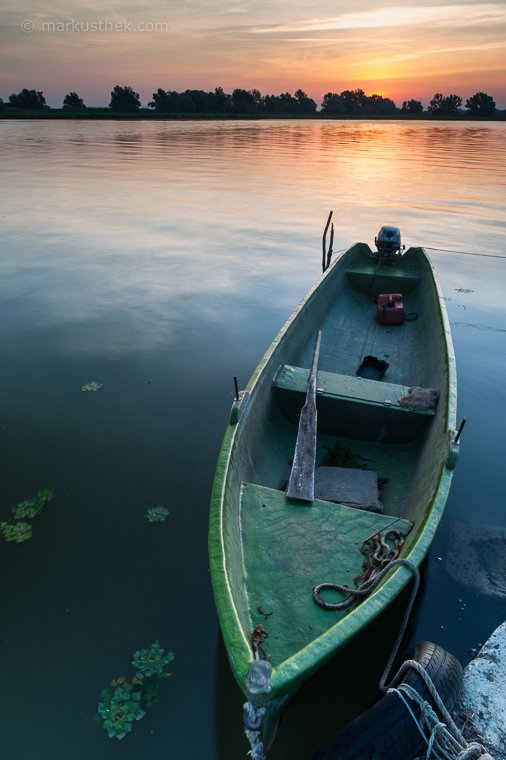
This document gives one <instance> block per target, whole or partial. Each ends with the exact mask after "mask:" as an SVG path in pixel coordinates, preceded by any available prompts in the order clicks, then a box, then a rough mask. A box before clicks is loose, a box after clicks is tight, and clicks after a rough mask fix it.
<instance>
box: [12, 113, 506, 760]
mask: <svg viewBox="0 0 506 760" xmlns="http://www.w3.org/2000/svg"><path fill="white" fill-rule="evenodd" d="M0 135H1V138H2V139H1V142H0V151H1V157H0V161H1V163H0V166H1V171H2V175H3V177H2V188H3V210H2V243H1V244H2V258H1V262H2V277H1V280H0V288H1V300H0V304H1V319H2V321H1V326H2V330H1V355H2V369H1V376H0V379H1V389H2V395H1V398H2V407H1V408H2V413H1V421H0V436H1V440H2V454H3V461H4V472H5V473H6V476H5V478H4V491H3V498H2V504H1V506H0V519H8V517H9V514H10V507H11V506H13V505H14V504H15V503H16V502H18V501H21V500H23V499H26V498H28V497H30V496H33V495H34V494H35V493H36V492H37V491H38V490H39V489H40V488H42V487H44V486H53V487H55V488H56V490H57V492H58V498H57V499H56V500H55V501H54V502H52V503H51V505H49V506H48V507H47V508H46V512H45V513H43V514H42V515H41V516H40V517H38V518H36V519H35V520H34V521H33V522H34V536H33V538H32V539H30V541H28V542H27V543H26V544H22V545H19V546H17V545H14V546H12V545H11V544H3V543H2V544H1V547H2V553H1V559H0V563H1V571H2V578H3V583H2V591H1V599H2V601H1V606H0V645H1V646H0V651H1V652H2V683H3V687H2V690H1V696H0V701H1V704H0V715H1V719H2V723H3V731H2V751H3V757H5V758H6V760H46V758H48V759H50V760H68V758H70V757H72V758H74V759H75V760H89V759H90V758H91V757H93V758H94V760H95V759H96V760H101V759H102V758H109V757H111V756H115V755H116V754H117V752H121V755H122V757H124V758H138V757H139V756H140V755H145V754H147V753H149V755H150V757H152V758H153V760H157V759H158V758H167V757H171V758H177V760H193V759H194V758H197V757H198V758H201V757H205V758H217V760H238V758H240V757H246V750H247V747H246V744H245V743H244V740H243V738H242V736H241V716H240V713H241V696H240V694H239V692H238V690H237V687H236V685H235V683H234V682H233V679H232V677H231V676H230V673H229V670H228V665H227V663H226V660H225V656H224V653H223V651H222V649H221V648H220V644H219V638H218V622H217V619H216V614H215V611H214V602H213V598H212V591H211V587H210V581H209V574H208V560H207V550H206V541H207V516H208V505H209V495H210V489H211V483H212V477H213V473H214V467H215V463H216V458H217V454H218V450H219V446H220V443H221V438H222V435H223V432H224V427H225V422H226V419H227V412H228V408H229V405H230V402H231V398H232V376H233V375H234V374H236V375H238V376H239V380H240V383H241V384H242V385H245V384H246V382H247V380H248V378H249V376H250V374H251V372H252V371H253V369H254V368H255V366H256V364H257V363H258V361H259V359H260V358H261V356H262V354H263V353H264V351H265V349H266V348H267V346H268V345H269V343H270V342H271V340H272V338H273V337H274V335H275V334H276V332H277V331H278V329H279V328H280V326H281V325H282V324H283V322H284V321H285V319H286V317H287V316H288V315H289V314H290V312H291V311H292V309H293V308H294V307H295V306H296V304H297V303H298V301H299V300H300V298H301V297H302V296H303V295H304V293H305V292H306V291H307V290H308V288H309V287H310V286H311V285H312V284H313V282H314V281H315V280H316V279H317V277H318V276H319V273H320V257H321V234H322V230H323V226H324V224H325V221H326V218H327V215H328V212H329V210H330V209H334V223H335V231H336V237H335V248H336V249H341V248H344V247H345V246H347V245H349V244H351V243H353V242H355V241H356V240H364V241H366V242H369V243H371V244H372V241H373V239H374V236H375V234H376V233H377V232H378V229H379V227H380V226H381V225H382V224H384V223H388V224H396V225H398V226H400V227H401V231H402V234H403V241H404V242H405V243H406V244H407V245H410V244H416V245H417V244H424V245H426V246H430V247H434V248H436V247H438V248H444V249H453V250H463V251H474V252H477V253H493V254H496V255H506V245H505V237H506V236H505V228H504V186H505V169H504V167H505V166H506V128H505V127H504V126H503V125H501V124H500V123H484V124H481V123H480V124H472V125H469V124H464V123H458V122H454V123H452V124H446V125H445V124H427V123H415V122H409V123H401V122H391V123H387V122H381V123H374V122H362V121H361V122H300V121H297V122H295V121H294V122H290V121H286V122H281V123H280V122H267V121H265V122H254V123H251V122H226V123H219V122H216V123H213V122H206V123H160V122H158V123H110V122H104V123H98V122H93V123H91V122H67V123H58V122H52V123H51V122H31V123H28V122H19V123H15V122H0ZM431 256H432V259H433V261H434V263H435V265H436V268H437V271H438V274H439V277H440V279H441V282H442V286H443V290H444V293H445V296H446V297H447V298H448V299H451V300H448V301H447V307H448V312H449V316H450V321H451V322H452V325H453V338H454V343H455V349H456V354H457V368H458V382H459V417H461V416H462V415H464V414H465V415H466V416H467V417H468V425H467V427H466V430H465V433H464V438H463V443H462V455H461V463H460V464H459V467H458V469H457V472H456V475H455V478H454V484H453V486H452V492H451V496H450V500H449V503H448V507H447V512H446V514H445V517H444V519H443V523H442V527H441V529H440V530H439V532H438V536H437V538H436V540H435V542H434V545H433V547H432V549H431V552H430V555H429V560H428V562H427V566H426V571H425V595H424V597H423V599H421V601H420V602H419V604H418V607H417V611H416V615H415V617H414V618H413V622H412V627H411V630H410V633H409V636H410V638H411V639H412V640H417V639H423V638H426V639H430V640H434V641H436V642H437V643H439V644H441V645H442V646H444V647H446V648H447V649H449V650H451V651H452V652H454V653H455V654H456V655H457V656H458V657H459V658H460V659H461V661H462V662H463V663H464V664H465V662H466V661H467V659H468V658H469V655H468V654H467V652H468V649H470V648H471V647H475V646H477V644H478V642H479V641H483V640H484V639H485V638H486V637H487V636H488V635H489V633H490V632H491V631H492V629H493V628H494V627H495V626H496V625H497V624H499V623H500V622H502V621H503V620H504V619H505V618H506V603H505V601H504V600H503V599H501V598H499V597H497V598H494V597H490V596H489V597H477V596H476V594H475V593H474V592H472V593H471V592H470V591H469V590H468V589H466V588H465V587H462V586H461V585H459V583H458V582H456V581H455V580H454V579H453V578H452V577H451V576H450V575H449V574H448V572H447V571H446V568H445V563H444V561H443V562H441V563H435V562H434V558H435V557H437V556H441V557H443V559H444V557H445V553H446V552H447V550H448V542H449V537H450V528H451V525H452V523H453V522H455V521H457V520H458V521H467V522H473V521H475V522H478V523H480V524H488V525H492V526H497V527H503V528H504V527H506V513H505V512H504V496H503V494H504V491H505V486H506V483H505V468H504V465H503V458H504V451H505V434H504V426H503V424H502V417H503V416H504V408H505V390H504V389H505V383H504V374H505V370H506V361H505V350H504V349H505V335H504V332H505V326H506V323H505V319H504V316H505V298H504V292H505V286H506V261H504V260H501V259H492V258H490V259H487V258H478V257H476V258H475V257H472V256H459V255H457V254H455V255H453V254H450V253H443V252H439V251H432V252H431ZM459 288H465V289H470V290H472V291H473V292H472V293H466V294H464V293H460V292H458V289H459ZM92 380H95V381H97V382H99V383H103V387H102V388H101V389H100V390H99V391H98V392H97V393H82V392H81V390H80V388H81V386H82V385H83V384H84V383H86V382H90V381H92ZM149 381H152V382H149ZM157 504H163V505H165V506H166V507H167V508H168V509H169V510H170V515H169V517H168V518H167V520H166V521H165V523H160V524H156V523H155V524H150V523H148V521H147V520H145V519H144V518H143V514H144V513H145V509H146V507H147V506H156V505H157ZM505 575H506V570H505ZM464 597H465V599H464ZM458 598H463V599H464V601H465V602H466V612H465V613H463V612H462V611H461V610H460V607H461V605H459V604H458V603H457V599H458ZM399 614H400V613H399ZM398 617H399V615H397V618H398ZM459 618H462V619H460V620H459ZM397 624H398V623H397V622H396V615H395V614H393V615H392V616H391V617H389V618H385V619H382V622H381V625H379V626H376V627H373V628H372V629H370V630H369V632H366V634H364V635H363V636H362V637H360V639H359V640H357V643H356V644H355V645H353V646H354V647H355V648H354V649H352V650H350V652H352V654H353V658H355V659H353V658H352V656H351V655H350V657H349V658H350V659H351V660H352V662H353V668H352V669H350V668H351V665H349V666H347V664H346V662H345V661H343V660H341V661H339V660H337V661H336V662H335V663H334V664H333V666H328V667H327V668H325V669H324V670H323V671H321V673H320V674H318V675H317V676H316V677H314V678H313V679H311V681H310V682H309V683H308V684H307V686H306V687H305V688H304V689H302V690H301V692H300V694H299V697H298V699H297V700H296V701H295V702H294V704H293V706H292V707H291V708H290V709H289V710H287V712H286V716H285V720H284V723H283V726H282V728H281V730H280V732H279V735H278V738H277V740H276V743H275V745H274V748H273V751H272V753H270V756H269V757H270V758H271V760H286V759H287V758H290V760H293V758H294V757H297V758H300V760H305V758H310V757H311V756H312V754H313V753H314V751H315V750H316V749H317V747H318V746H319V745H320V743H321V742H322V741H323V740H324V738H327V737H328V736H330V735H332V733H333V732H334V731H335V730H337V728H338V727H339V725H340V722H341V723H342V722H345V721H346V720H348V719H351V717H353V715H354V714H356V713H357V712H359V711H360V710H361V709H363V708H365V707H366V706H367V704H368V701H370V699H372V697H373V696H374V693H375V689H376V683H377V680H378V678H379V672H380V671H381V667H382V658H383V659H384V657H386V653H387V652H388V649H389V647H390V646H391V643H392V640H393V637H394V629H395V627H396V625H397ZM155 639H158V640H159V641H160V642H161V644H162V646H165V648H168V649H171V650H172V651H173V652H174V653H175V654H176V659H175V660H174V662H173V663H172V666H173V667H172V671H173V676H172V677H171V678H170V679H168V681H167V683H165V684H164V689H163V693H162V699H161V700H160V703H159V705H158V706H157V707H156V708H152V711H151V713H150V714H148V715H147V716H146V717H145V718H144V719H143V720H142V721H141V722H140V723H139V724H137V726H136V730H135V736H132V735H129V737H127V738H125V739H124V740H123V742H122V743H121V744H118V743H117V742H116V740H114V741H112V740H109V739H108V738H107V736H106V735H105V733H104V732H103V731H102V730H101V729H100V728H98V727H97V726H95V725H94V724H93V723H92V722H91V718H92V716H93V714H94V712H95V709H96V703H97V701H98V697H99V694H100V690H101V688H103V687H104V686H107V685H108V683H109V681H110V680H111V679H112V678H113V677H117V676H119V675H122V674H124V675H128V674H129V671H130V669H131V668H130V656H131V654H132V653H133V652H134V651H136V650H137V649H139V648H140V647H147V646H149V645H150V644H151V643H152V642H153V641H154V640H155ZM347 668H348V669H347ZM28 728H29V729H30V730H27V729H28Z"/></svg>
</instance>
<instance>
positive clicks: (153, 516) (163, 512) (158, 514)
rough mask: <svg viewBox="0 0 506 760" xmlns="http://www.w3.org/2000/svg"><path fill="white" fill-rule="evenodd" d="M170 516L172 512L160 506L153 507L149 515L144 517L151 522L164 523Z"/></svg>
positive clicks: (149, 510)
mask: <svg viewBox="0 0 506 760" xmlns="http://www.w3.org/2000/svg"><path fill="white" fill-rule="evenodd" d="M169 514H170V512H169V510H168V509H165V507H161V506H160V505H158V507H151V509H148V513H147V515H144V517H146V518H147V519H148V520H149V522H163V521H164V520H165V519H166V517H167V515H169Z"/></svg>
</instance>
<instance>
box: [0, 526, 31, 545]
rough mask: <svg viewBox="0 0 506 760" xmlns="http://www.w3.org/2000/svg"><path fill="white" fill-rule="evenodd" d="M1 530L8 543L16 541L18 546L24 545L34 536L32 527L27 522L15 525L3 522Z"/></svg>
mask: <svg viewBox="0 0 506 760" xmlns="http://www.w3.org/2000/svg"><path fill="white" fill-rule="evenodd" d="M0 530H1V531H2V533H3V534H4V538H5V540H6V541H15V542H16V543H17V544H22V543H23V541H27V540H28V539H29V538H31V536H32V526H31V525H30V524H29V523H26V522H18V523H14V524H11V523H7V522H3V523H0Z"/></svg>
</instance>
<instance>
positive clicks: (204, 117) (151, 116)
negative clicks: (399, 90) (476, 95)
mask: <svg viewBox="0 0 506 760" xmlns="http://www.w3.org/2000/svg"><path fill="white" fill-rule="evenodd" d="M27 119H28V120H29V119H33V120H46V119H50V120H55V121H58V120H64V121H287V120H292V121H293V120H296V121H428V122H441V121H462V122H491V121H492V122H493V121H506V112H503V113H501V114H498V115H496V116H471V115H467V114H447V115H441V116H433V115H432V114H402V115H401V114H390V115H376V116H362V115H359V114H335V115H324V114H318V113H317V114H310V115H309V114H300V115H299V114H255V113H251V114H232V113H222V114H220V113H173V114H171V113H167V114H161V113H156V112H149V111H145V110H143V111H142V112H140V113H113V112H111V111H108V109H106V108H103V109H102V108H97V109H94V108H89V109H86V110H85V111H79V112H78V111H64V110H63V109H57V108H51V109H47V110H33V111H31V110H30V111H28V110H27V111H22V110H14V109H12V110H11V109H6V110H5V111H0V120H5V121H13V120H14V121H24V120H27Z"/></svg>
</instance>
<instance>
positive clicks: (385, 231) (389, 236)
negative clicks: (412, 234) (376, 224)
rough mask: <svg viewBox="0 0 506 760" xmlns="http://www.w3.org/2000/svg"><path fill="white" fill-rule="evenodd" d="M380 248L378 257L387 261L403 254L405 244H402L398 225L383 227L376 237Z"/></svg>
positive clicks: (375, 239)
mask: <svg viewBox="0 0 506 760" xmlns="http://www.w3.org/2000/svg"><path fill="white" fill-rule="evenodd" d="M374 243H375V245H376V248H377V249H378V251H377V253H376V258H381V259H384V260H386V261H388V260H389V259H390V260H393V259H394V258H396V257H398V256H402V254H403V251H404V248H405V246H403V245H401V231H400V229H399V228H398V227H386V226H385V227H382V228H381V229H380V231H379V232H378V236H377V237H375V238H374Z"/></svg>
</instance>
